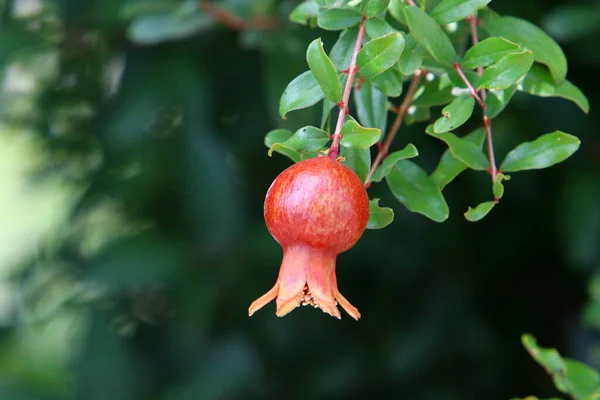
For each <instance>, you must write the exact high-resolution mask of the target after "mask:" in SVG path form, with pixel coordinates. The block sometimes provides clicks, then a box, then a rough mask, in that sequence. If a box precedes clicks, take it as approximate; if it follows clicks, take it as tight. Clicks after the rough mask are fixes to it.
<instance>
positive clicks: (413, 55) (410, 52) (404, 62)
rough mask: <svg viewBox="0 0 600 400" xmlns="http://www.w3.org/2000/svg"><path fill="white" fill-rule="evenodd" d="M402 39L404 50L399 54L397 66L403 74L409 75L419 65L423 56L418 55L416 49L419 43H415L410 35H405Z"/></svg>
mask: <svg viewBox="0 0 600 400" xmlns="http://www.w3.org/2000/svg"><path fill="white" fill-rule="evenodd" d="M404 41H405V45H404V50H403V51H402V54H401V55H400V60H399V61H398V67H399V68H400V72H401V73H402V74H403V75H407V76H410V75H413V74H414V73H415V72H416V71H417V70H418V69H419V67H421V64H422V63H423V57H422V56H421V55H420V52H419V51H418V50H419V49H417V47H419V48H420V45H418V44H417V42H416V41H415V39H414V38H413V36H412V35H410V34H409V35H406V36H405V37H404Z"/></svg>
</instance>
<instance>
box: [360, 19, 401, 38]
mask: <svg viewBox="0 0 600 400" xmlns="http://www.w3.org/2000/svg"><path fill="white" fill-rule="evenodd" d="M365 31H366V32H367V36H369V37H370V38H371V39H377V38H380V37H382V36H385V35H387V34H390V33H393V32H395V30H394V28H392V27H391V26H390V24H388V23H387V22H385V21H384V20H382V19H381V18H370V19H368V20H366V21H365Z"/></svg>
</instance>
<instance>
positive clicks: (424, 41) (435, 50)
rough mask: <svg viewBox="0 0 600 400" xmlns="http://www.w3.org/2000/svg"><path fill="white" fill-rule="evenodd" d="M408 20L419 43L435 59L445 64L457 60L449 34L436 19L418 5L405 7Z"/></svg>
mask: <svg viewBox="0 0 600 400" xmlns="http://www.w3.org/2000/svg"><path fill="white" fill-rule="evenodd" d="M405 13H406V21H407V23H408V27H409V29H410V33H411V34H412V35H413V37H414V38H415V40H416V41H417V43H419V44H420V45H421V46H423V47H424V48H425V49H426V50H427V51H428V52H429V54H430V55H431V57H433V59H434V60H436V61H437V62H439V63H440V64H442V65H444V66H451V65H452V64H454V62H455V61H456V58H457V57H456V50H454V46H453V45H452V42H451V41H450V39H449V38H448V35H446V33H445V32H444V31H443V30H442V27H441V26H440V25H438V23H437V22H435V20H434V19H433V18H432V17H431V16H429V15H428V14H427V13H426V12H425V11H423V10H421V9H420V8H419V7H416V6H408V7H406V8H405Z"/></svg>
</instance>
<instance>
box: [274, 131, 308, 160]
mask: <svg viewBox="0 0 600 400" xmlns="http://www.w3.org/2000/svg"><path fill="white" fill-rule="evenodd" d="M292 135H293V133H292V132H291V131H289V130H287V129H274V130H272V131H270V132H269V133H267V135H266V136H265V146H267V147H268V148H269V152H268V154H269V157H271V156H272V155H273V152H277V153H279V154H282V155H284V156H286V157H288V158H289V159H291V160H292V161H294V162H299V161H301V160H302V156H301V155H300V153H298V152H297V151H296V150H294V149H292V148H290V147H287V146H285V145H284V144H283V143H285V142H286V141H287V140H288V139H289V138H290V137H292Z"/></svg>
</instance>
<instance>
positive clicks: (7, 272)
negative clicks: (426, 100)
mask: <svg viewBox="0 0 600 400" xmlns="http://www.w3.org/2000/svg"><path fill="white" fill-rule="evenodd" d="M15 3H16V2H13V1H0V4H1V5H2V7H1V11H2V14H3V15H2V20H1V24H0V63H1V66H2V68H3V73H4V75H5V77H6V76H7V75H9V73H8V72H7V71H9V68H10V66H14V65H20V66H21V67H20V68H22V69H25V70H26V71H29V73H30V75H31V76H33V77H34V79H35V80H36V82H38V84H37V86H36V87H35V89H34V90H30V91H27V90H25V91H23V90H21V91H18V90H17V92H14V91H13V92H10V91H7V90H5V91H4V93H3V95H2V102H1V104H0V107H1V108H2V111H1V112H0V114H1V116H0V117H1V118H2V119H1V120H0V123H1V126H0V138H1V139H2V143H4V144H2V146H3V147H4V152H2V151H0V198H2V197H3V196H4V202H2V201H1V200H0V206H2V207H0V208H2V210H1V211H0V239H3V240H4V246H2V247H0V249H4V250H2V251H0V259H2V258H4V260H3V262H2V263H0V266H1V268H0V272H1V274H0V293H2V295H1V296H0V310H2V312H0V339H1V342H0V398H1V399H15V400H25V399H28V400H29V399H68V398H79V399H253V398H261V399H263V398H264V399H301V398H302V399H326V398H328V399H329V398H402V399H411V400H420V399H423V400H425V399H435V400H445V399H449V400H451V399H476V398H477V399H508V398H511V397H517V396H520V397H524V396H526V395H530V394H535V395H538V396H547V397H550V396H554V395H558V392H557V391H556V390H555V389H554V387H553V385H552V381H551V378H550V377H549V376H547V375H546V373H545V372H544V371H543V369H542V368H540V367H539V366H537V365H536V364H535V363H534V361H533V360H531V359H530V357H529V356H528V354H527V353H526V351H525V350H524V349H523V348H522V346H521V343H520V335H521V334H523V333H525V332H530V333H532V334H534V335H535V336H536V337H537V338H538V340H539V341H540V344H542V345H544V346H552V347H557V348H558V349H559V350H560V351H561V354H563V355H564V356H568V357H573V358H577V359H579V360H582V361H585V362H588V363H591V364H592V365H595V366H598V365H599V358H598V357H597V355H598V351H597V349H596V345H597V343H598V342H597V338H598V337H597V331H596V330H595V328H594V326H595V325H594V324H595V322H596V319H594V316H595V315H597V314H598V313H595V311H596V310H597V308H595V305H594V304H593V303H591V304H590V303H589V299H588V297H589V295H588V285H589V281H590V279H591V278H592V276H593V274H594V272H595V271H596V269H597V268H598V267H599V266H600V246H599V245H600V201H599V198H600V197H599V196H600V183H599V176H600V175H599V173H600V161H599V160H600V136H598V132H597V128H596V127H597V125H598V123H600V113H599V112H598V109H597V104H599V102H598V100H599V95H598V83H597V76H598V72H599V65H600V46H599V45H598V43H599V41H600V21H598V18H597V17H595V16H596V15H600V3H598V2H597V1H596V2H595V1H592V0H589V1H577V2H575V1H566V0H565V1H542V0H529V1H522V0H503V1H493V2H492V3H491V6H492V7H493V8H494V9H495V10H497V11H498V12H500V13H502V14H511V15H515V16H518V17H522V18H525V19H528V20H530V21H532V22H534V23H536V24H539V25H540V26H542V27H543V28H544V29H545V30H546V31H547V32H549V33H550V34H552V35H553V36H554V37H555V38H556V39H557V40H558V41H559V43H560V44H561V46H563V48H564V51H565V53H566V55H567V58H568V60H569V73H568V79H569V80H571V81H572V82H573V83H574V84H575V85H577V86H579V87H580V88H582V89H583V91H584V92H585V94H586V95H587V96H588V98H589V100H590V103H591V108H592V111H591V112H590V114H588V115H585V114H583V113H582V112H581V111H580V110H579V109H578V108H577V107H576V106H575V105H573V104H572V103H570V102H568V101H566V100H561V99H542V98H534V97H530V96H528V95H525V94H522V93H518V94H517V95H515V98H514V99H513V101H512V102H511V104H510V106H509V107H508V109H507V110H506V111H505V112H504V113H503V114H501V115H500V116H499V117H498V118H497V119H496V120H495V121H494V126H493V128H494V133H495V144H496V154H497V155H498V156H499V158H500V159H502V157H503V156H504V155H505V154H506V153H507V152H508V151H509V150H510V149H511V148H512V147H514V146H515V145H516V144H517V143H520V142H523V141H527V140H533V139H534V138H536V137H537V136H539V135H541V134H543V133H548V132H552V131H554V130H556V129H559V130H562V131H565V132H568V133H571V134H574V135H576V136H578V137H580V139H581V140H582V145H581V148H580V150H579V151H578V152H577V153H576V154H575V155H574V156H573V157H572V158H571V159H569V160H568V161H567V162H565V163H563V164H560V165H557V166H555V167H552V168H550V169H547V170H543V171H532V172H522V173H515V174H513V175H512V179H511V180H510V181H509V182H507V183H506V194H505V196H504V198H503V199H502V201H501V203H500V204H499V206H497V207H496V208H495V209H494V210H493V212H492V213H491V214H490V215H489V216H488V217H487V218H485V219H484V220H483V221H481V222H479V223H469V222H467V221H466V220H465V219H464V218H463V216H462V213H463V212H464V211H465V210H466V209H467V206H469V205H471V206H473V205H475V204H478V203H479V202H481V201H484V200H488V197H489V192H490V190H489V177H488V176H487V175H485V174H483V173H475V172H468V173H465V174H462V175H461V176H460V177H459V178H458V179H457V180H456V181H455V182H453V183H452V184H451V185H449V187H448V188H447V189H446V190H445V192H444V193H445V195H446V198H447V200H448V203H449V205H450V209H451V216H450V219H449V220H448V221H447V222H445V223H443V224H437V223H434V222H431V221H429V220H428V219H426V218H425V217H422V216H420V215H416V214H412V213H410V212H408V211H407V210H406V209H404V208H403V206H402V205H401V204H400V203H398V202H397V201H396V200H395V199H394V198H393V197H392V196H391V194H390V193H389V190H388V189H387V188H386V187H385V185H384V184H376V185H374V186H373V187H372V188H371V189H370V190H369V194H370V196H371V197H381V199H382V200H381V204H382V205H385V206H391V207H393V208H394V210H395V212H396V218H395V221H394V223H393V224H392V225H391V226H389V227H387V228H385V229H382V230H378V231H367V232H366V233H365V235H364V236H363V238H362V239H361V240H360V242H359V243H358V244H357V245H356V246H355V247H354V248H353V249H351V250H350V251H348V252H347V253H344V254H342V255H341V256H340V257H339V259H338V269H337V271H338V274H337V275H338V281H339V287H340V290H341V292H342V293H343V294H344V295H345V296H346V297H347V298H348V299H349V300H350V301H351V302H352V303H353V304H354V305H355V306H356V307H357V308H358V309H359V310H360V312H361V314H362V318H361V319H360V321H358V322H356V321H354V320H352V319H351V318H350V317H349V316H347V315H346V314H343V317H342V320H340V321H338V320H335V319H333V318H331V317H329V316H327V315H326V314H324V313H321V312H319V311H318V310H313V309H312V308H310V309H309V308H300V309H297V310H295V311H294V312H292V313H291V314H289V315H288V316H286V317H285V318H281V319H280V318H277V317H276V316H275V315H274V306H273V304H270V305H268V306H267V307H265V308H264V309H262V310H260V311H259V312H258V313H257V314H255V315H254V316H253V317H252V318H248V316H247V308H248V306H249V304H250V302H251V301H253V300H254V299H255V298H257V297H258V296H260V295H261V294H263V293H264V292H266V291H267V290H268V289H269V288H270V287H271V286H272V285H273V283H274V281H275V279H276V276H277V272H278V268H279V263H280V261H281V250H280V248H279V246H278V245H277V243H276V242H275V241H274V240H272V239H271V237H270V236H269V234H268V232H267V230H266V228H265V225H264V221H263V217H262V202H263V200H264V195H265V193H266V190H267V188H268V187H269V185H270V183H271V181H272V180H273V179H274V178H275V177H276V176H277V174H278V173H279V172H280V171H282V170H283V169H284V168H285V167H287V166H288V165H289V164H290V161H289V160H287V159H285V158H284V157H282V156H281V155H278V154H275V155H274V156H273V157H272V158H269V157H268V156H267V154H266V150H267V149H266V148H265V147H264V144H263V137H264V135H265V134H266V133H267V132H268V131H269V130H270V129H273V128H275V127H288V128H290V129H292V130H295V129H297V128H299V127H301V126H303V125H309V124H315V121H318V118H319V116H318V111H319V109H320V108H319V107H314V108H312V109H309V110H304V111H298V112H292V113H290V115H289V118H288V120H287V121H283V120H281V119H280V118H279V116H278V113H277V110H278V100H279V96H280V95H281V92H282V91H283V89H284V88H285V86H286V85H287V83H288V82H289V81H290V80H291V79H293V78H294V77H295V76H296V75H298V74H299V73H300V72H302V71H304V70H306V69H307V66H306V62H305V60H304V55H305V51H306V47H307V45H308V43H309V42H310V41H311V40H312V39H313V38H315V37H318V36H322V37H323V40H324V43H325V47H326V49H329V48H330V46H331V45H332V44H333V43H334V41H335V39H336V37H337V36H336V35H337V34H336V33H326V32H322V31H320V30H318V29H314V30H311V29H309V28H306V27H302V26H298V25H292V24H291V23H289V22H287V18H286V15H287V13H289V10H291V8H292V7H293V5H294V4H295V2H293V1H287V0H286V1H281V2H278V1H262V0H261V1H252V2H251V1H242V0H239V1H228V2H224V3H222V5H223V6H225V7H227V8H228V9H229V10H231V11H232V12H234V13H236V14H238V15H241V16H243V17H245V18H251V17H252V16H253V15H262V14H264V13H267V14H269V15H271V16H273V17H274V18H276V19H277V23H278V25H277V27H276V28H275V29H273V30H268V31H254V30H246V31H243V32H239V31H235V30H231V29H228V28H226V27H223V26H221V25H219V24H214V23H212V22H210V21H204V22H203V23H204V24H205V25H206V26H204V25H202V24H200V25H202V27H201V28H199V29H197V30H196V31H194V32H193V33H191V34H185V32H184V34H182V35H181V37H179V38H177V37H172V36H173V35H171V37H169V35H166V36H165V38H167V39H170V40H162V39H161V40H150V39H147V38H148V37H150V36H152V35H153V34H156V35H160V31H159V28H160V27H161V23H164V24H167V22H164V21H163V22H160V21H158V22H156V21H154V25H151V29H149V30H145V31H143V32H142V34H140V35H141V36H136V33H135V31H134V30H133V28H132V24H135V23H140V22H139V20H138V21H137V22H136V19H138V18H143V16H140V13H141V12H140V11H139V10H136V9H135V8H133V6H134V5H136V4H138V3H139V4H142V3H147V4H145V5H148V4H150V6H152V7H156V10H157V11H155V12H156V13H157V14H159V15H162V14H167V13H168V12H170V11H169V10H170V9H172V8H173V4H179V3H182V4H184V3H185V4H184V6H185V7H188V8H189V7H191V8H190V9H191V10H192V11H189V12H190V13H191V14H194V13H198V12H199V11H194V6H195V4H193V3H192V2H187V3H186V2H179V1H175V0H173V1H168V0H165V1H150V0H148V1H145V2H144V1H117V0H103V1H100V0H96V1H82V0H57V1H47V2H42V5H43V11H42V12H41V13H40V14H34V15H18V13H17V15H15V11H14V10H15V8H14V7H15V6H17V5H15ZM34 3H35V2H34ZM139 4H138V5H139ZM186 4H187V5H186ZM142 5H144V4H142ZM567 5H568V6H569V7H571V8H564V7H566V6H567ZM161 7H162V8H161ZM169 7H171V8H169ZM573 7H581V8H575V12H573ZM132 10H133V11H132ZM577 11H578V12H577ZM200 22H202V21H200ZM36 24H37V25H36ZM140 24H141V23H140ZM36 26H37V28H36ZM140 29H142V28H140ZM142 30H143V29H142ZM140 37H141V38H142V39H140ZM144 38H146V39H144ZM144 40H146V41H144ZM148 40H149V42H148ZM141 42H144V43H141ZM47 53H51V54H54V57H55V59H54V61H53V63H54V64H52V62H49V61H48V60H47V59H44V58H40V55H43V54H47ZM51 65H54V66H55V68H54V69H52V68H51ZM121 70H122V76H120V75H119V73H120V71H121ZM119 76H120V79H119ZM5 79H6V78H5ZM110 82H113V84H112V86H111V84H110ZM111 88H112V89H111ZM8 92H10V93H8ZM477 123H478V122H477V121H475V120H474V121H473V122H472V126H471V127H476V126H477ZM422 128H424V125H422V126H421V125H419V126H413V127H411V128H406V127H403V128H402V129H401V131H400V133H399V135H398V138H397V140H396V142H395V145H394V146H395V147H398V148H401V147H403V146H404V145H406V143H409V142H411V143H414V144H415V145H416V146H417V147H418V148H419V152H420V153H421V156H420V157H419V158H418V159H417V162H418V163H419V164H420V165H421V166H423V167H424V168H426V170H428V171H431V170H432V169H433V167H434V166H435V164H436V162H437V160H438V159H439V156H440V155H441V153H442V152H443V150H444V148H443V146H441V145H440V144H439V143H437V142H434V141H432V140H431V139H430V138H428V137H426V135H424V134H423V132H422ZM22 137H27V138H29V139H28V140H30V141H32V143H36V145H35V146H33V147H32V146H30V145H26V144H23V143H22V142H21V140H20V139H19V138H22ZM27 143H29V141H28V142H27ZM33 160H35V162H34V161H33ZM29 162H31V163H33V164H34V167H31V168H29V169H26V173H22V174H20V175H19V174H17V172H14V171H21V170H20V169H19V168H21V167H19V165H21V164H24V163H29ZM23 168H24V167H23ZM14 176H17V178H11V177H14ZM11 179H16V181H17V182H19V184H18V187H20V189H19V190H20V192H19V193H20V194H19V195H17V194H16V192H17V191H18V190H17V189H15V186H11V185H12V182H13V180H11ZM11 193H12V194H13V196H12V197H11ZM57 193H62V194H65V193H66V194H65V196H66V197H67V198H68V199H67V200H64V201H62V202H61V201H56V199H55V197H56V196H59V195H58V194H57ZM55 195H56V196H55ZM9 253H10V254H13V256H12V258H11V257H9V256H8V255H6V254H9ZM14 253H18V254H17V255H16V256H14ZM584 310H587V311H585V312H584ZM586 315H587V317H586Z"/></svg>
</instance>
